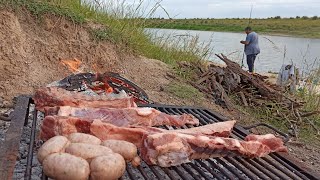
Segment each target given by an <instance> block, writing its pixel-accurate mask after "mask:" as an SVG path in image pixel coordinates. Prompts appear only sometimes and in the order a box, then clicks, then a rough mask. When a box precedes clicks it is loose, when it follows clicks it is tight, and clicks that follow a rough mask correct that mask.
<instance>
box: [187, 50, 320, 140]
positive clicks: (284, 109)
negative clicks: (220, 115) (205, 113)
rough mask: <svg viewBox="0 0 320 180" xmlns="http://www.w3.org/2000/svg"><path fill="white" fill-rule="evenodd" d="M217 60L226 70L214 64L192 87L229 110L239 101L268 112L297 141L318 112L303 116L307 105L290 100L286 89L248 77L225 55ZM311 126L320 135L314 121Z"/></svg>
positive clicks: (199, 74) (251, 76)
mask: <svg viewBox="0 0 320 180" xmlns="http://www.w3.org/2000/svg"><path fill="white" fill-rule="evenodd" d="M216 56H218V57H219V58H220V59H221V60H222V61H224V62H225V64H226V67H220V66H217V65H213V64H210V65H209V66H208V67H207V69H206V70H203V69H202V68H199V71H198V72H197V76H198V77H197V79H196V80H195V81H194V82H192V83H191V84H192V85H193V86H194V87H196V88H197V89H198V90H200V91H201V92H203V93H205V94H206V95H207V96H208V97H210V98H211V99H213V100H214V101H215V103H216V104H218V105H220V106H222V107H224V108H227V109H229V110H234V109H236V107H235V105H234V102H235V101H236V102H238V103H240V104H241V105H243V106H246V107H255V108H256V107H262V108H264V109H265V110H266V109H267V110H268V112H271V113H272V115H274V116H277V117H278V118H279V119H281V120H285V121H287V124H288V125H289V126H290V127H289V128H290V129H291V130H292V135H293V136H295V137H297V134H298V126H299V123H302V121H305V119H304V118H305V117H308V116H311V115H314V113H315V112H303V111H302V110H301V107H302V106H303V102H300V101H298V100H296V99H294V98H292V97H289V95H287V94H286V93H285V92H284V90H283V88H281V87H279V86H277V85H275V84H271V83H269V82H268V81H266V79H267V78H268V77H265V76H262V75H259V74H250V73H248V72H247V71H245V70H243V69H242V68H241V67H240V66H239V64H237V63H235V62H233V61H231V60H229V59H228V58H227V57H226V56H224V55H223V54H221V55H218V54H216ZM231 97H232V98H231ZM308 123H310V124H311V125H312V126H313V128H315V129H316V130H317V132H318V134H320V132H319V130H318V129H317V128H316V126H315V125H314V124H312V122H311V121H309V122H308Z"/></svg>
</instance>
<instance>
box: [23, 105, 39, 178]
mask: <svg viewBox="0 0 320 180" xmlns="http://www.w3.org/2000/svg"><path fill="white" fill-rule="evenodd" d="M37 116H38V111H37V110H34V111H33V121H32V128H31V136H30V144H29V150H28V159H27V169H26V174H25V179H26V180H30V179H31V170H32V159H33V158H32V157H33V147H34V140H35V137H36V125H37V119H38V118H37Z"/></svg>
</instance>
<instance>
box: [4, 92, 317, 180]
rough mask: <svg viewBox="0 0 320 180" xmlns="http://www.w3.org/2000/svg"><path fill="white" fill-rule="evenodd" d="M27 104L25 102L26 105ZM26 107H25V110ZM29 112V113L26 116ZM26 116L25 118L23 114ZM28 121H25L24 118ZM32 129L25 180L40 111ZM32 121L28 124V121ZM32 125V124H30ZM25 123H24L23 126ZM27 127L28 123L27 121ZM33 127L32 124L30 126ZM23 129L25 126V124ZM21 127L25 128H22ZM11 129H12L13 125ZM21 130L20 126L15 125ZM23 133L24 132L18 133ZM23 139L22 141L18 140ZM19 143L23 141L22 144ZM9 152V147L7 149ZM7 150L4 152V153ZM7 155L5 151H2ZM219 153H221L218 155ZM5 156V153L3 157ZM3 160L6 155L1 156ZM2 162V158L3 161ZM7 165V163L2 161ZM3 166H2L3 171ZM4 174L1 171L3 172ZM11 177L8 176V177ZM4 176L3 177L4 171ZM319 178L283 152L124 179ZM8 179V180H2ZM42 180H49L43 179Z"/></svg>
mask: <svg viewBox="0 0 320 180" xmlns="http://www.w3.org/2000/svg"><path fill="white" fill-rule="evenodd" d="M20 98H21V97H19V98H18V107H20V110H19V108H16V109H18V110H19V111H15V114H16V113H17V112H19V113H18V114H20V118H17V119H19V121H17V122H20V124H21V122H22V121H23V120H27V118H25V117H26V114H28V113H27V112H29V110H28V108H29V101H30V99H27V100H28V101H27V103H25V102H26V101H25V100H26V99H24V101H22V100H19V99H20ZM23 102H24V103H23ZM147 106H150V107H154V108H156V109H158V110H160V111H162V112H165V113H168V114H182V113H189V114H192V115H194V116H195V117H197V118H198V119H199V121H200V124H201V125H206V124H210V123H214V122H219V121H224V120H226V118H224V117H222V116H221V115H219V114H217V113H214V112H211V111H208V110H206V109H201V108H197V109H195V108H192V107H177V106H164V105H155V104H153V105H147ZM22 107H24V108H22ZM23 112H25V113H23ZM23 114H24V115H23ZM23 118H25V119H23ZM32 120H33V121H32V130H31V133H30V146H29V147H28V150H29V152H28V159H27V167H26V171H25V179H28V180H29V179H31V174H32V172H33V171H32V168H33V167H32V164H33V163H32V158H33V157H32V156H33V154H34V153H33V152H34V151H35V150H36V148H34V146H35V144H36V143H35V134H36V126H37V122H38V121H39V120H40V121H41V119H38V117H37V111H34V112H33V119H32ZM26 122H28V121H26ZM29 122H30V121H29ZM22 124H23V123H22ZM24 124H25V125H26V123H25V122H24ZM29 124H30V123H29ZM22 126H23V125H22ZM22 126H21V127H22ZM10 127H11V126H10ZM13 127H17V126H13ZM191 127H193V126H189V125H188V126H183V127H182V128H183V129H186V128H191ZM162 128H165V129H178V128H176V127H171V126H163V127H162ZM16 132H20V134H21V130H20V131H16ZM248 133H249V132H248V131H246V130H245V129H243V128H242V127H240V126H236V127H235V128H234V130H233V132H232V136H231V137H234V138H238V139H243V138H244V137H245V136H246V135H247V134H248ZM17 139H19V138H17ZM18 143H19V142H18ZM7 149H8V148H7ZM2 151H3V150H2V149H0V152H2ZM2 153H3V152H2ZM215 153H218V152H215ZM0 155H2V154H0ZM0 157H2V156H0ZM1 160H2V159H1ZM0 163H1V164H3V161H1V162H0ZM1 169H2V166H1V167H0V170H1ZM0 172H1V171H0ZM7 175H8V174H7ZM0 177H5V176H3V174H2V172H1V174H0ZM318 177H320V176H318V175H316V174H314V173H312V172H309V171H307V170H306V169H303V168H301V167H300V166H299V164H295V162H293V161H292V162H291V161H290V160H289V159H287V158H285V156H284V155H282V154H280V153H273V154H271V155H269V156H267V157H264V158H258V159H257V158H256V159H246V158H242V157H224V158H211V159H208V160H194V161H192V162H190V163H187V164H182V165H180V166H175V167H170V168H161V167H158V166H148V165H147V164H146V163H145V162H143V161H142V164H141V166H140V167H138V168H133V167H132V165H131V164H128V165H127V168H126V172H125V174H124V176H123V177H122V178H121V179H123V180H129V179H130V180H131V179H138V180H140V179H141V180H142V179H146V180H148V179H159V180H169V179H173V180H179V179H196V180H207V179H210V180H211V179H219V180H222V179H244V180H247V179H317V178H318ZM1 179H7V178H1ZM42 179H47V178H46V177H45V176H43V178H42Z"/></svg>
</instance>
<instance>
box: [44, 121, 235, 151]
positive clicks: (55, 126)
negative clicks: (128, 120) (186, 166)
mask: <svg viewBox="0 0 320 180" xmlns="http://www.w3.org/2000/svg"><path fill="white" fill-rule="evenodd" d="M234 124H235V121H226V122H219V123H214V124H209V125H205V126H200V127H195V128H189V129H183V130H182V129H180V130H173V131H174V132H178V133H184V134H190V135H209V136H210V135H211V136H223V137H227V136H229V134H230V132H231V130H232V128H233V125H234ZM168 131H169V130H165V129H160V128H154V127H147V126H139V127H118V126H115V125H112V124H109V123H104V122H102V121H101V120H93V119H89V118H78V117H64V116H46V117H45V118H44V120H43V122H42V126H41V131H40V138H41V139H42V140H47V139H49V138H51V137H53V136H57V135H63V136H66V135H69V134H71V133H75V132H79V133H87V134H92V135H94V136H96V137H98V138H99V139H101V140H108V139H116V140H125V141H128V142H131V143H134V144H135V145H137V146H138V147H140V146H141V145H142V137H143V136H144V135H145V134H154V133H162V132H168Z"/></svg>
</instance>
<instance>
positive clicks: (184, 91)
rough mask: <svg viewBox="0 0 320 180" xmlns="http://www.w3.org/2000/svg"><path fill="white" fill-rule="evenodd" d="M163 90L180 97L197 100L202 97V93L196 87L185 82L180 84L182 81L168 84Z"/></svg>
mask: <svg viewBox="0 0 320 180" xmlns="http://www.w3.org/2000/svg"><path fill="white" fill-rule="evenodd" d="M165 90H166V91H168V92H169V93H172V94H174V95H175V96H177V97H179V98H181V99H193V100H199V99H201V98H203V94H202V93H201V92H199V91H198V90H197V89H196V88H194V87H192V86H190V85H187V84H182V83H173V84H169V86H168V87H167V88H165Z"/></svg>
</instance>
